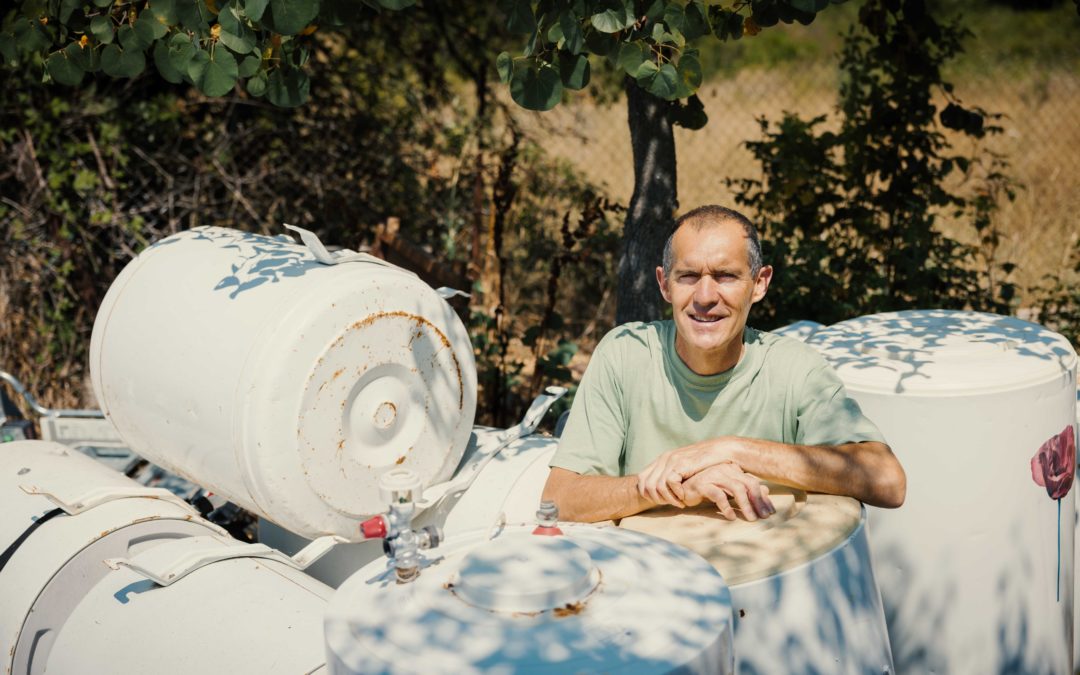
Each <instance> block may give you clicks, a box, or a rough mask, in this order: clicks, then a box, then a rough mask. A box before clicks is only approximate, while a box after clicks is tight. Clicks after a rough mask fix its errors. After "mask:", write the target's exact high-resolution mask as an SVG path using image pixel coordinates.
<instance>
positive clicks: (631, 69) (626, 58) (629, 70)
mask: <svg viewBox="0 0 1080 675" xmlns="http://www.w3.org/2000/svg"><path fill="white" fill-rule="evenodd" d="M646 61H650V59H649V48H648V47H646V46H645V45H643V44H641V43H639V42H627V43H626V44H624V45H623V46H622V48H621V49H620V50H619V60H618V65H619V68H622V69H623V71H624V72H625V73H626V74H627V75H629V76H631V77H637V72H638V69H639V68H641V64H642V63H644V62H646Z"/></svg>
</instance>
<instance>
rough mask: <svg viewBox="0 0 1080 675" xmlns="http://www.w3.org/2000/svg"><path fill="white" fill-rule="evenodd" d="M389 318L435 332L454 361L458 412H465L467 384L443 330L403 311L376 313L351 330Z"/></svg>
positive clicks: (359, 322)
mask: <svg viewBox="0 0 1080 675" xmlns="http://www.w3.org/2000/svg"><path fill="white" fill-rule="evenodd" d="M388 317H397V318H400V319H408V320H409V321H412V322H413V323H415V324H416V327H417V328H422V327H424V326H427V327H428V328H430V329H431V330H432V331H434V332H435V335H437V336H438V337H439V342H441V343H442V346H443V347H445V348H447V349H448V350H450V358H451V359H453V361H454V370H456V371H457V381H458V410H464V409H465V383H464V382H463V381H462V379H461V364H460V363H458V360H457V355H455V354H454V348H453V346H452V345H451V344H450V339H449V338H447V337H446V334H445V333H443V332H442V331H441V330H439V327H438V326H436V325H435V324H433V323H431V322H430V321H428V320H427V319H425V318H424V317H422V316H417V315H416V314H412V313H410V312H403V311H400V310H397V311H393V312H375V313H374V314H371V315H369V316H366V317H364V318H363V319H361V320H359V321H357V322H355V323H353V324H352V326H350V327H349V328H350V329H353V330H359V329H361V328H366V327H367V326H370V325H371V324H373V323H375V322H376V321H378V320H379V319H385V318H388ZM411 344H412V341H411V340H410V345H411ZM413 372H416V370H415V369H413ZM342 407H344V406H342Z"/></svg>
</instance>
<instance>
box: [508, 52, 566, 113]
mask: <svg viewBox="0 0 1080 675" xmlns="http://www.w3.org/2000/svg"><path fill="white" fill-rule="evenodd" d="M562 90H563V85H562V79H561V78H560V77H559V72H558V71H557V70H556V69H555V68H554V67H553V66H552V65H551V64H550V63H540V64H538V65H533V66H530V67H528V68H516V69H515V70H514V77H513V79H511V80H510V97H511V98H513V99H514V102H515V103H517V104H518V105H520V106H521V107H522V108H526V109H528V110H551V109H552V108H554V107H555V106H556V105H558V104H559V101H560V100H562Z"/></svg>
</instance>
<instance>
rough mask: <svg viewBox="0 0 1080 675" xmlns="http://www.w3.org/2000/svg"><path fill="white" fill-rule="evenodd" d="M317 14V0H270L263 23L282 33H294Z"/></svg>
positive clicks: (305, 25)
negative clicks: (268, 9)
mask: <svg viewBox="0 0 1080 675" xmlns="http://www.w3.org/2000/svg"><path fill="white" fill-rule="evenodd" d="M318 15H319V0H270V13H269V14H268V15H265V16H264V17H263V23H265V24H267V25H268V26H269V27H270V29H271V30H274V31H277V32H278V33H281V34H282V35H296V34H297V33H299V32H300V31H302V30H304V29H305V28H307V26H308V24H310V23H311V22H312V21H313V20H314V19H315V17H316V16H318Z"/></svg>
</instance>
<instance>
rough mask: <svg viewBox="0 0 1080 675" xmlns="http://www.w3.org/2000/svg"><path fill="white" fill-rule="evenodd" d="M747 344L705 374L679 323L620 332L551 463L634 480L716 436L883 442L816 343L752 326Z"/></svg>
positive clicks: (582, 393) (586, 386)
mask: <svg viewBox="0 0 1080 675" xmlns="http://www.w3.org/2000/svg"><path fill="white" fill-rule="evenodd" d="M743 342H744V343H745V345H746V349H745V351H744V352H743V357H742V358H741V359H740V360H739V363H738V364H736V365H735V367H734V368H732V369H731V370H728V371H725V372H723V373H720V374H718V375H698V374H697V373H695V372H694V371H692V370H690V368H689V367H687V365H686V364H685V363H683V361H682V359H681V358H679V356H678V354H677V353H676V352H675V324H674V323H673V322H671V321H654V322H652V323H628V324H625V325H622V326H619V327H617V328H616V329H615V330H613V331H611V332H610V333H608V334H607V335H606V336H604V339H603V340H601V341H600V344H599V345H597V347H596V351H595V352H594V353H593V356H592V360H591V361H590V362H589V367H588V369H587V370H586V371H585V375H584V376H583V377H582V378H581V385H580V386H579V387H578V391H577V395H576V396H575V398H574V405H573V407H572V408H571V410H570V418H569V419H568V420H567V423H566V427H565V428H564V429H563V433H562V436H561V437H560V439H559V449H558V451H557V452H556V453H555V456H554V457H553V458H552V460H551V466H558V467H562V468H564V469H569V470H570V471H574V472H576V473H580V474H602V475H609V476H625V475H631V474H635V473H638V472H639V471H641V470H642V469H644V468H645V467H646V466H647V465H648V464H649V463H650V462H652V460H654V459H655V458H656V457H657V456H658V455H660V454H661V453H663V452H665V451H667V450H672V449H674V448H679V447H682V446H684V445H689V444H691V443H696V442H698V441H703V440H706V439H709V438H716V437H717V436H742V437H745V438H759V439H763V440H770V441H779V442H781V443H794V444H799V445H837V444H841V443H854V442H859V441H881V442H884V440H885V439H884V438H883V437H882V436H881V432H879V431H878V429H877V427H876V426H874V423H873V422H871V421H870V420H868V419H867V418H866V417H865V416H864V415H863V414H862V411H861V410H860V409H859V405H858V404H857V403H856V402H855V401H853V400H852V399H850V398H848V396H847V393H846V392H845V391H844V385H843V384H842V383H841V382H840V378H839V377H837V375H836V373H835V372H833V369H832V368H831V367H830V366H829V364H828V363H826V362H825V359H824V358H822V356H821V355H820V354H818V352H817V351H816V350H814V348H813V347H810V346H809V345H806V344H803V343H802V342H800V341H798V340H795V339H793V338H789V337H785V336H781V335H773V334H771V333H766V332H762V331H757V330H754V329H752V328H747V329H746V330H745V331H744V333H743Z"/></svg>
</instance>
